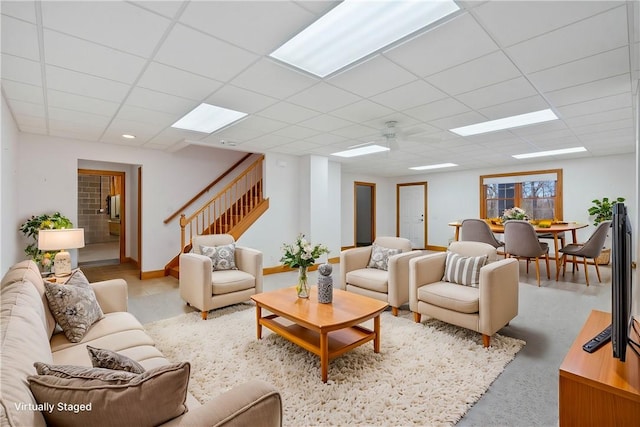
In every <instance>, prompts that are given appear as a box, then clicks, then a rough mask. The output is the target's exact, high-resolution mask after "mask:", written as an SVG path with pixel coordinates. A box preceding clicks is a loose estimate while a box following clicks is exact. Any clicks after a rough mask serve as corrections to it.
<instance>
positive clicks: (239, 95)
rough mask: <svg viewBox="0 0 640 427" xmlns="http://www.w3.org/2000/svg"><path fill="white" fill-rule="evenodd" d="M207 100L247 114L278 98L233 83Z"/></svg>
mask: <svg viewBox="0 0 640 427" xmlns="http://www.w3.org/2000/svg"><path fill="white" fill-rule="evenodd" d="M205 101H206V102H208V103H210V104H213V105H218V106H220V107H225V108H230V109H232V110H236V111H242V112H244V113H247V114H253V113H255V112H258V111H260V110H263V109H265V108H267V107H268V106H270V105H273V104H275V103H276V102H278V100H277V99H275V98H272V97H270V96H265V95H261V94H259V93H256V92H252V91H250V90H246V89H242V88H239V87H236V86H233V85H225V86H223V87H222V88H220V90H218V91H216V92H215V93H214V94H213V95H211V96H210V97H208V98H207V99H206V100H205Z"/></svg>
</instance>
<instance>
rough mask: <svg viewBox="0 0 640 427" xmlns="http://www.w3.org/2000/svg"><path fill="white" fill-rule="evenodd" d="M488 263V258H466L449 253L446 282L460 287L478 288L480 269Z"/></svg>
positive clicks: (445, 267) (445, 268) (445, 272)
mask: <svg viewBox="0 0 640 427" xmlns="http://www.w3.org/2000/svg"><path fill="white" fill-rule="evenodd" d="M486 263H487V256H486V255H483V256H477V257H466V256H462V255H458V254H456V253H454V252H450V251H447V260H446V261H445V266H444V277H443V278H442V280H444V281H445V282H451V283H456V284H458V285H465V286H473V287H474V288H477V287H478V283H480V269H481V268H482V267H484V266H485V264H486Z"/></svg>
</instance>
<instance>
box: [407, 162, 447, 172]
mask: <svg viewBox="0 0 640 427" xmlns="http://www.w3.org/2000/svg"><path fill="white" fill-rule="evenodd" d="M454 166H458V165H456V164H455V163H438V164H436V165H426V166H415V167H412V168H409V169H413V170H414V171H423V170H427V169H441V168H451V167H454Z"/></svg>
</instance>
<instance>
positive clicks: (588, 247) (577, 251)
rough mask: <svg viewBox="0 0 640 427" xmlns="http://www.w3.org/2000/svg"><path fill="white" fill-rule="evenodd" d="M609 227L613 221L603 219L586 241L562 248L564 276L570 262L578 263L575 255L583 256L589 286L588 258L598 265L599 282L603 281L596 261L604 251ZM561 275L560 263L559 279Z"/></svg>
mask: <svg viewBox="0 0 640 427" xmlns="http://www.w3.org/2000/svg"><path fill="white" fill-rule="evenodd" d="M609 228H611V221H602V222H601V223H600V224H599V225H598V228H596V230H595V231H594V232H593V234H592V235H591V236H590V237H589V239H588V240H587V241H586V242H584V243H571V244H569V245H567V246H565V247H564V248H562V249H560V252H562V258H560V264H562V276H564V273H565V271H566V269H567V263H568V262H570V263H573V265H574V266H575V265H576V264H577V263H578V260H576V259H575V257H579V258H582V264H583V265H584V278H585V280H586V282H587V286H589V271H588V270H587V264H588V263H587V259H592V260H593V265H595V267H596V273H597V275H598V282H600V283H602V280H601V279H600V269H599V268H598V262H597V261H596V258H597V257H598V256H600V253H601V252H602V248H603V246H604V241H605V240H606V238H607V233H608V232H609ZM569 256H570V257H571V259H568V257H569ZM574 271H575V270H574ZM559 276H560V265H558V266H557V268H556V280H558V277H559Z"/></svg>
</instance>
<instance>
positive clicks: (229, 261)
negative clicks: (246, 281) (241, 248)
mask: <svg viewBox="0 0 640 427" xmlns="http://www.w3.org/2000/svg"><path fill="white" fill-rule="evenodd" d="M200 252H201V253H202V255H205V256H208V257H209V258H211V265H212V266H213V271H220V270H237V269H238V267H236V244H235V243H229V244H228V245H222V246H200Z"/></svg>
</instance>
